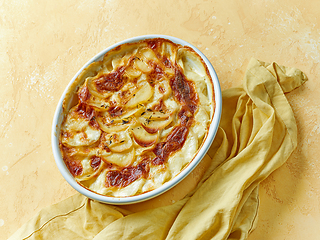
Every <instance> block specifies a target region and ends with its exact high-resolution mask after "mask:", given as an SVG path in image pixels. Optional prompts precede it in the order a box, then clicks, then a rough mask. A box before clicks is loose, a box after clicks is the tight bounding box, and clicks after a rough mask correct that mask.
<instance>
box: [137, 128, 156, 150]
mask: <svg viewBox="0 0 320 240" xmlns="http://www.w3.org/2000/svg"><path fill="white" fill-rule="evenodd" d="M131 133H132V135H133V138H134V140H135V141H136V143H137V144H139V145H140V146H142V147H149V146H151V145H153V144H155V143H156V142H157V140H158V138H159V134H158V133H156V134H150V133H148V132H147V131H146V130H145V129H144V128H143V127H142V126H141V125H138V126H136V127H134V128H132V129H131Z"/></svg>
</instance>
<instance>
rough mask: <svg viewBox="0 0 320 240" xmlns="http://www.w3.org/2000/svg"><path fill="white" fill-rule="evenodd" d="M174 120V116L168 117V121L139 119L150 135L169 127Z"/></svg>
mask: <svg viewBox="0 0 320 240" xmlns="http://www.w3.org/2000/svg"><path fill="white" fill-rule="evenodd" d="M172 120H173V115H171V116H170V117H168V118H167V119H161V120H150V119H146V118H139V121H140V123H141V125H142V126H143V128H144V129H145V130H146V131H147V132H148V133H151V134H152V133H156V132H158V131H159V130H162V129H164V128H165V127H166V126H168V125H169V124H170V123H171V122H172Z"/></svg>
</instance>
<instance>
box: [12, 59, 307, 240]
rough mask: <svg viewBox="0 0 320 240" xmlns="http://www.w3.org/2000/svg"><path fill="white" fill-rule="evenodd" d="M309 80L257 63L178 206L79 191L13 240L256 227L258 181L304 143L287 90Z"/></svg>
mask: <svg viewBox="0 0 320 240" xmlns="http://www.w3.org/2000/svg"><path fill="white" fill-rule="evenodd" d="M306 80H307V77H306V76H305V74H304V73H302V72H301V71H300V70H298V69H296V68H288V67H283V66H279V65H277V64H276V63H272V64H267V63H264V62H261V61H258V60H256V59H251V61H250V62H249V65H248V68H247V71H246V73H245V77H244V79H243V85H242V86H241V87H238V88H231V89H228V90H225V91H223V94H222V98H223V107H222V109H223V110H222V116H221V122H220V126H219V130H218V132H217V135H216V138H215V140H214V142H213V144H212V146H211V148H210V150H209V151H208V154H207V155H208V156H209V157H210V158H211V162H210V166H209V167H208V169H207V171H206V172H205V174H204V176H203V178H202V179H201V180H200V182H199V183H198V185H197V187H196V188H195V189H194V190H193V191H192V192H190V193H189V194H188V195H187V196H186V197H185V198H183V199H182V200H180V201H177V202H176V203H174V204H172V205H168V206H164V207H159V208H155V209H150V210H145V211H140V212H136V213H132V212H129V211H127V210H124V209H123V208H121V207H117V206H111V205H107V204H103V203H99V202H96V201H93V200H90V199H88V198H86V197H84V196H82V195H80V194H76V195H74V196H72V197H70V198H68V199H66V200H64V201H62V202H59V203H57V204H55V205H52V206H49V207H47V208H45V209H43V210H41V211H40V212H39V213H38V214H37V215H36V216H35V217H34V218H32V219H31V220H30V221H29V222H27V223H26V224H25V225H23V226H22V227H21V228H20V229H19V230H18V231H17V232H16V233H15V234H14V235H13V236H11V238H9V240H13V239H28V240H29V239H46V240H51V239H78V240H82V239H83V240H85V239H86V240H87V239H94V240H102V239H115V240H119V239H167V240H169V239H170V240H171V239H217V240H222V239H229V240H231V239H232V240H240V239H241V240H243V239H246V238H247V237H248V234H249V233H250V232H251V231H252V230H253V229H254V225H255V221H256V220H257V211H258V206H259V202H258V186H259V183H260V182H261V181H263V180H264V179H265V178H267V177H268V176H269V175H270V174H271V173H272V172H273V171H274V170H275V169H277V168H279V167H280V166H281V165H282V164H283V163H284V162H285V161H286V160H287V159H288V157H289V156H290V154H291V153H292V152H293V150H294V149H295V147H296V146H297V125H296V122H295V119H294V115H293V112H292V109H291V107H290V105H289V103H288V101H287V99H286V97H285V95H284V93H285V92H290V91H291V90H293V89H294V88H296V87H299V86H300V85H301V84H303V83H304V82H305V81H306Z"/></svg>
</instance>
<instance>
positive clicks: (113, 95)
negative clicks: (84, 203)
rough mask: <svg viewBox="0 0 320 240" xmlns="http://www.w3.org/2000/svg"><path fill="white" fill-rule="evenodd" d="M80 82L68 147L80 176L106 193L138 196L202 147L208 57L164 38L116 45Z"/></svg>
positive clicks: (208, 115) (66, 128)
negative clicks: (205, 62) (202, 57)
mask: <svg viewBox="0 0 320 240" xmlns="http://www.w3.org/2000/svg"><path fill="white" fill-rule="evenodd" d="M75 85H76V86H77V87H78V88H79V90H78V92H77V93H73V90H70V93H69V94H68V95H67V96H68V97H67V98H66V99H65V103H64V105H65V106H66V108H65V109H66V117H65V119H64V121H63V123H62V127H61V134H60V146H61V152H62V155H63V158H64V161H65V162H66V165H67V166H68V167H69V169H70V172H71V173H72V174H73V175H74V177H75V179H76V180H77V181H78V182H79V183H80V184H81V185H83V186H84V187H86V188H88V189H90V190H92V191H94V192H97V193H99V194H102V195H107V196H116V197H127V196H133V195H137V194H142V193H144V192H148V191H151V190H153V189H156V188H158V187H160V186H161V185H163V184H164V183H165V182H167V181H170V180H171V179H172V178H174V177H175V176H176V175H177V174H179V173H180V172H181V170H183V169H184V168H185V167H186V165H188V164H189V163H190V162H191V161H192V160H193V158H194V157H195V155H196V154H197V152H198V150H199V148H200V147H201V144H202V142H203V139H205V137H206V134H207V132H208V128H209V125H210V122H211V119H212V116H213V114H214V103H213V99H212V96H213V86H212V81H211V78H210V76H209V75H208V71H207V68H206V65H205V64H204V63H203V61H202V59H201V58H200V57H199V56H198V55H197V54H196V53H195V52H194V51H193V50H192V49H190V48H189V47H183V46H180V45H177V44H174V43H172V42H170V41H168V40H164V39H153V40H145V41H141V42H138V43H132V44H124V45H121V46H119V47H117V48H116V49H115V50H111V51H110V52H108V53H107V54H106V55H105V56H104V58H103V60H102V61H100V62H95V63H92V64H91V65H90V66H89V67H87V68H86V69H85V70H84V71H83V72H82V73H81V74H80V75H79V76H78V78H77V80H76V82H75V84H74V86H75ZM76 98H78V100H77V101H74V99H76ZM71 101H72V102H73V107H69V106H72V103H71ZM69 109H70V110H69Z"/></svg>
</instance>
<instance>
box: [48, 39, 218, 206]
mask: <svg viewBox="0 0 320 240" xmlns="http://www.w3.org/2000/svg"><path fill="white" fill-rule="evenodd" d="M151 38H164V39H168V40H170V41H172V42H174V43H176V44H180V45H182V46H189V47H191V48H192V49H193V50H194V51H196V52H197V53H198V54H199V56H200V57H201V58H202V59H203V61H204V62H205V63H206V65H207V68H208V70H209V72H210V75H211V78H212V82H213V89H214V99H215V112H214V116H213V119H212V122H211V124H210V127H209V132H208V135H207V137H206V139H205V141H204V143H203V144H202V147H201V148H200V150H199V151H198V153H197V154H196V156H195V157H194V158H193V160H192V161H191V162H190V163H189V164H188V165H187V167H185V168H184V169H183V170H182V171H180V173H179V174H178V175H177V176H175V177H174V178H172V179H171V180H169V181H168V182H166V183H164V184H163V185H162V186H160V187H159V188H157V189H155V190H152V191H150V192H147V193H143V194H140V195H135V196H129V197H108V196H104V195H101V194H98V193H95V192H92V191H90V190H88V189H86V188H84V187H82V186H81V185H80V184H79V183H78V182H77V181H76V180H75V179H74V177H73V176H72V174H71V173H70V171H69V170H68V168H67V166H66V165H65V163H64V161H63V159H62V156H61V152H60V148H59V134H58V133H59V132H60V125H61V122H62V113H63V112H62V103H63V100H64V98H65V96H66V93H67V92H68V90H69V88H70V87H71V85H72V83H73V82H74V81H75V79H76V78H77V76H78V75H79V74H80V73H81V72H82V71H83V70H84V69H85V68H86V67H88V65H89V64H91V63H92V62H95V61H98V60H101V59H102V57H103V56H104V55H105V54H106V53H107V52H108V51H110V50H111V49H113V48H115V47H117V46H119V45H121V44H124V43H132V42H137V41H140V40H144V39H151ZM221 110H222V96H221V88H220V83H219V80H218V77H217V74H216V72H215V70H214V68H213V66H212V64H211V63H210V61H209V60H208V58H207V57H206V56H205V55H204V54H203V53H202V52H201V51H200V50H199V49H197V48H196V47H195V46H193V45H192V44H190V43H188V42H186V41H184V40H182V39H179V38H176V37H172V36H167V35H157V34H154V35H142V36H137V37H133V38H129V39H126V40H123V41H121V42H118V43H116V44H113V45H111V46H110V47H108V48H106V49H104V50H103V51H101V52H100V53H98V54H97V55H96V56H94V57H93V58H92V59H91V60H89V61H88V62H87V63H86V64H85V65H84V66H83V67H82V68H81V69H80V70H79V71H78V72H77V73H76V74H75V76H74V77H73V78H72V80H71V81H70V82H69V84H68V85H67V87H66V88H65V90H64V92H63V94H62V96H61V98H60V100H59V103H58V105H57V108H56V111H55V114H54V117H53V124H52V134H51V142H52V150H53V155H54V159H55V162H56V164H57V166H58V169H59V171H60V173H61V174H62V176H63V177H64V178H65V180H66V181H67V182H68V183H69V184H70V185H71V186H72V187H73V188H74V189H75V190H77V191H78V192H80V193H81V194H83V195H85V196H87V197H88V198H90V199H94V200H97V201H99V202H103V203H108V204H116V205H125V204H133V203H138V202H142V201H146V200H149V199H151V198H154V197H157V196H159V195H161V194H163V193H164V192H166V191H168V190H169V189H171V188H173V187H174V186H176V185H177V184H178V183H179V182H181V181H182V180H183V179H184V178H185V177H186V176H188V175H189V174H190V173H191V172H192V171H193V170H194V168H195V167H196V166H197V165H198V164H199V163H200V161H201V160H202V159H203V157H204V156H205V154H206V153H207V151H208V150H209V147H210V146H211V144H212V142H213V140H214V138H215V135H216V133H217V130H218V127H219V123H220V117H221Z"/></svg>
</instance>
